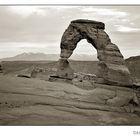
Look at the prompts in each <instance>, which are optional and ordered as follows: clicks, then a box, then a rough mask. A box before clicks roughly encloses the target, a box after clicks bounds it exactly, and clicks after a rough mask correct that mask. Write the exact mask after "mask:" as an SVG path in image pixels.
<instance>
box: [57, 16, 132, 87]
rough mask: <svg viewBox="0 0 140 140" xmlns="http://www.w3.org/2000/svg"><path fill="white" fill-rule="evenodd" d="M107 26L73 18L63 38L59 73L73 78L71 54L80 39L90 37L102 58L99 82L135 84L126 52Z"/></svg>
mask: <svg viewBox="0 0 140 140" xmlns="http://www.w3.org/2000/svg"><path fill="white" fill-rule="evenodd" d="M104 30H105V24H104V23H103V22H98V21H92V20H85V19H78V20H73V21H71V23H70V25H69V26H68V28H67V29H66V30H65V32H64V34H63V36H62V39H61V44H60V48H61V54H60V57H61V58H60V60H59V66H58V71H57V75H58V76H59V77H62V78H66V79H72V78H73V70H72V68H71V67H70V65H69V62H68V58H69V57H70V56H71V55H72V53H73V51H74V50H75V48H76V46H77V44H78V42H79V41H80V40H82V39H86V40H87V42H88V43H91V44H92V46H93V47H95V49H96V50H97V57H98V59H99V65H98V75H97V83H106V84H112V85H121V86H131V85H132V79H131V76H130V73H129V70H128V68H127V67H126V65H125V61H124V59H123V55H122V54H121V52H120V50H119V48H118V46H117V45H115V44H113V43H112V42H111V39H110V38H109V36H108V34H107V33H106V32H105V31H104Z"/></svg>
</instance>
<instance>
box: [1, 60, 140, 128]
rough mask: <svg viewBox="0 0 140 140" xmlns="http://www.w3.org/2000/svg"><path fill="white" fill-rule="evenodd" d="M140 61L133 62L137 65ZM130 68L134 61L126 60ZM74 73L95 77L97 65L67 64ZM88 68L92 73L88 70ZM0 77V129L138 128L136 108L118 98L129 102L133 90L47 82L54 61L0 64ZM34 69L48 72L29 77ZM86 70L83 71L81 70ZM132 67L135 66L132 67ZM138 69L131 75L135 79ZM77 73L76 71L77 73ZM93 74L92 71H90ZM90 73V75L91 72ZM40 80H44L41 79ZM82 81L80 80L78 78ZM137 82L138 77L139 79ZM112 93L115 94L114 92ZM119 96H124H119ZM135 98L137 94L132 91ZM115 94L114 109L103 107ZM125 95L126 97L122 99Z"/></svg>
mask: <svg viewBox="0 0 140 140" xmlns="http://www.w3.org/2000/svg"><path fill="white" fill-rule="evenodd" d="M139 61H140V60H137V64H140V63H138V62H139ZM126 62H127V63H128V66H129V63H130V64H131V66H132V65H133V64H134V65H135V63H136V60H135V61H133V60H132V59H130V61H129V59H128V60H126ZM70 63H71V64H72V67H73V69H74V71H75V72H76V73H78V72H79V73H80V72H81V73H87V74H88V73H92V74H96V72H97V70H96V68H97V62H96V61H95V62H94V61H85V62H84V61H71V62H70ZM91 64H92V65H93V66H94V70H93V69H91ZM1 65H2V67H3V73H1V74H0V78H1V81H0V112H1V113H0V124H1V125H139V124H140V114H139V111H140V107H139V105H137V104H134V103H133V102H132V104H130V105H129V106H127V105H126V106H125V105H123V104H121V102H122V101H121V98H126V97H127V98H126V99H125V100H129V98H131V97H129V96H130V95H129V92H132V91H134V89H131V88H130V89H129V88H125V87H117V86H109V85H103V84H96V83H94V82H93V81H92V82H89V81H87V80H83V81H82V82H80V79H79V82H78V81H76V82H74V81H73V82H71V81H66V80H63V79H60V80H56V81H49V75H51V74H55V69H56V67H57V61H53V62H47V61H41V62H38V61H3V62H1ZM32 66H34V68H35V67H36V68H42V69H46V70H47V68H49V69H48V71H46V72H44V73H43V72H37V73H36V77H35V78H26V77H18V76H17V75H21V74H22V75H25V76H29V77H30V76H31V73H32V71H33V67H32ZM85 66H86V70H85V69H82V68H83V67H85ZM135 66H136V65H135ZM138 68H139V67H138V66H136V68H135V71H132V75H133V76H134V77H137V78H138V72H139V69H138ZM79 70H80V71H79ZM92 70H93V71H92ZM130 70H131V69H130ZM91 71H92V72H91ZM43 78H44V79H43ZM81 78H82V77H81ZM139 78H140V77H139ZM114 89H115V91H114ZM122 92H123V93H125V94H124V95H122ZM134 92H136V96H137V97H139V91H138V90H136V91H134ZM115 94H117V96H118V98H119V99H118V100H117V101H116V103H117V106H112V105H111V104H110V103H107V101H108V100H109V99H112V98H113V97H114V96H115ZM125 95H126V97H125Z"/></svg>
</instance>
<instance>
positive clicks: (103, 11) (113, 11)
mask: <svg viewBox="0 0 140 140" xmlns="http://www.w3.org/2000/svg"><path fill="white" fill-rule="evenodd" d="M82 11H83V12H88V13H92V12H95V13H96V14H98V15H103V16H106V15H107V16H116V17H125V16H127V15H128V13H126V12H121V11H118V10H116V9H106V8H94V7H87V8H83V9H82Z"/></svg>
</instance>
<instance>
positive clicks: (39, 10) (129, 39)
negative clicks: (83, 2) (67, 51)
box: [0, 6, 140, 58]
mask: <svg viewBox="0 0 140 140" xmlns="http://www.w3.org/2000/svg"><path fill="white" fill-rule="evenodd" d="M139 12H140V6H0V58H4V57H11V56H15V55H17V54H20V53H23V52H34V53H37V52H43V53H46V54H47V53H48V54H59V53H60V41H61V37H62V35H63V32H64V31H65V29H66V28H67V27H68V25H69V23H70V21H72V20H76V19H89V20H96V21H101V22H104V23H105V31H106V33H107V34H108V35H109V37H110V38H111V41H112V42H113V43H115V44H116V45H117V46H118V47H119V49H120V50H121V52H122V54H123V55H124V57H125V58H128V57H130V56H136V55H139V54H140V45H139V44H140V15H139ZM74 53H76V54H89V55H92V54H96V50H95V48H94V47H93V46H92V45H91V44H89V43H87V41H86V40H82V41H80V42H79V43H78V45H77V48H76V49H75V51H74Z"/></svg>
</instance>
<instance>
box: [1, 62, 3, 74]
mask: <svg viewBox="0 0 140 140" xmlns="http://www.w3.org/2000/svg"><path fill="white" fill-rule="evenodd" d="M0 73H3V69H2V65H1V64H0Z"/></svg>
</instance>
